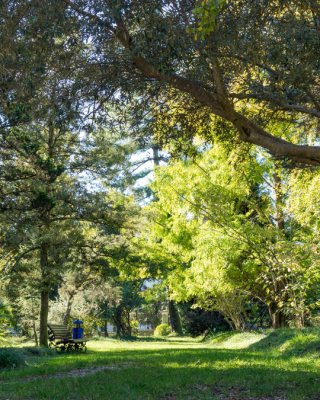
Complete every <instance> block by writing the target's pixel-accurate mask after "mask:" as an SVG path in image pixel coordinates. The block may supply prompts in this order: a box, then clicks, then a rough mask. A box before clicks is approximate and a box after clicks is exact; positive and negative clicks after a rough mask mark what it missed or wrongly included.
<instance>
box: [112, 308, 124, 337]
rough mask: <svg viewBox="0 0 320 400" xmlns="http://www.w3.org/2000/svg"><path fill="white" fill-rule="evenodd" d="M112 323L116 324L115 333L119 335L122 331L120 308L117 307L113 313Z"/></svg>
mask: <svg viewBox="0 0 320 400" xmlns="http://www.w3.org/2000/svg"><path fill="white" fill-rule="evenodd" d="M113 320H114V323H115V325H116V333H117V336H121V335H122V333H123V327H122V308H121V307H117V308H116V311H115V315H114V318H113Z"/></svg>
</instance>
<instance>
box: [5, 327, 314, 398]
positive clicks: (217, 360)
mask: <svg viewBox="0 0 320 400" xmlns="http://www.w3.org/2000/svg"><path fill="white" fill-rule="evenodd" d="M28 354H30V355H29V356H28V359H27V360H28V361H27V362H28V365H27V366H25V367H23V368H19V369H15V370H2V371H1V372H0V399H10V400H15V399H24V400H27V399H30V400H31V399H37V400H38V399H39V400H40V399H53V400H59V399H82V400H84V399H86V400H88V399H92V400H96V399H97V400H99V399H107V400H108V399H110V400H111V399H112V400H118V399H119V400H122V399H125V400H137V399H141V400H142V399H144V400H152V399H154V400H155V399H157V400H158V399H162V400H182V399H183V400H185V399H188V400H193V399H194V400H197V399H204V400H206V399H230V400H231V399H233V400H240V399H247V400H249V399H250V400H253V399H260V400H262V399H263V400H265V399H274V400H275V399H277V400H278V399H279V400H280V399H286V400H302V399H308V400H309V399H311V400H312V399H313V400H316V399H320V372H319V371H320V357H319V355H320V332H319V331H317V330H312V329H309V330H303V331H298V330H291V329H288V330H279V331H269V332H266V333H236V334H235V333H228V334H220V335H217V336H215V337H214V338H212V339H210V340H208V341H206V342H201V340H199V339H191V338H168V339H161V340H154V339H151V338H145V339H143V338H142V339H139V340H136V341H130V342H126V341H119V340H115V339H106V340H99V341H96V340H93V341H91V342H90V347H89V351H88V353H86V354H81V353H80V354H58V355H54V356H46V355H45V354H44V355H43V354H42V355H41V356H34V355H32V354H31V353H30V352H28ZM57 374H58V375H57Z"/></svg>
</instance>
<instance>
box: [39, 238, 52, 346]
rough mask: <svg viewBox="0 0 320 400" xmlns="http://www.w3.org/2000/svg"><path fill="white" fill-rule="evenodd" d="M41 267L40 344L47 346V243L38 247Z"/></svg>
mask: <svg viewBox="0 0 320 400" xmlns="http://www.w3.org/2000/svg"><path fill="white" fill-rule="evenodd" d="M40 268H41V277H42V282H41V299H40V346H45V347H47V346H48V311H49V286H50V284H49V280H48V272H49V268H48V245H47V243H42V245H41V248H40Z"/></svg>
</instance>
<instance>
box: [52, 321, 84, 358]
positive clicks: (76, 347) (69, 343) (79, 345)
mask: <svg viewBox="0 0 320 400" xmlns="http://www.w3.org/2000/svg"><path fill="white" fill-rule="evenodd" d="M48 339H49V347H50V348H54V349H56V350H57V351H61V352H63V351H83V352H86V351H87V345H86V343H87V341H88V340H89V339H86V338H81V339H73V338H72V333H71V331H70V329H68V327H67V326H66V325H58V324H51V323H48Z"/></svg>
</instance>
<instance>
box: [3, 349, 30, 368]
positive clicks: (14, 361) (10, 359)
mask: <svg viewBox="0 0 320 400" xmlns="http://www.w3.org/2000/svg"><path fill="white" fill-rule="evenodd" d="M23 365H26V356H25V353H24V351H23V350H22V349H14V348H10V347H7V348H2V349H1V348H0V369H2V368H10V369H13V368H18V367H21V366H23Z"/></svg>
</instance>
